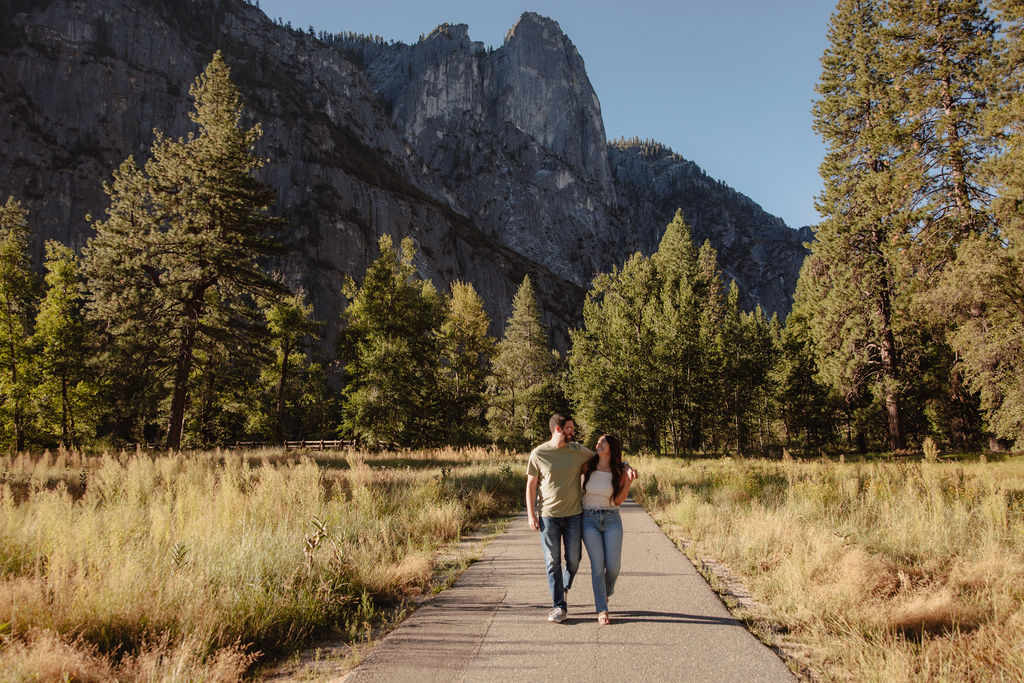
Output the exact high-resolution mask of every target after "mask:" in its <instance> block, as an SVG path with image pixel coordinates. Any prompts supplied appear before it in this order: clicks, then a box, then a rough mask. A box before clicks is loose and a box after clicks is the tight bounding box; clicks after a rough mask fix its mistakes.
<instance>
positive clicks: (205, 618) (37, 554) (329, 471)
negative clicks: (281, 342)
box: [0, 449, 524, 681]
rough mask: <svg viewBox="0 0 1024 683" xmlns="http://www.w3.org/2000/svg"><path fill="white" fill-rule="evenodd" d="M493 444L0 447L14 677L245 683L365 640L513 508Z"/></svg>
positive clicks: (1, 663)
mask: <svg viewBox="0 0 1024 683" xmlns="http://www.w3.org/2000/svg"><path fill="white" fill-rule="evenodd" d="M517 457H518V456H516V455H512V454H506V453H502V452H498V451H492V450H483V449H479V450H460V451H455V450H442V451H432V452H403V453H398V454H371V453H363V452H352V451H349V452H345V453H341V454H334V455H325V454H312V453H311V454H306V455H296V454H294V453H288V454H285V453H282V452H280V451H274V450H267V451H261V452H247V453H244V454H236V453H229V452H223V453H222V452H216V453H185V454H174V455H149V454H145V453H121V454H115V455H103V456H95V457H85V456H81V455H78V454H65V453H59V454H56V455H51V454H46V455H44V456H36V457H30V456H27V455H19V456H7V457H0V672H3V676H2V677H3V679H4V680H5V681H6V680H62V679H66V678H70V679H72V680H76V681H88V680H110V679H112V678H120V679H122V680H124V679H130V680H200V679H202V680H235V679H237V678H238V677H239V676H240V675H242V674H243V673H244V672H247V671H250V670H251V669H252V667H253V666H254V664H256V663H258V662H261V661H266V660H269V659H273V658H274V657H277V656H280V655H283V654H285V653H287V652H290V651H293V650H295V649H296V648H298V647H301V646H302V645H305V644H308V643H310V642H311V641H314V640H316V639H320V638H343V639H348V640H351V641H358V640H360V639H362V638H365V637H366V635H367V634H368V633H369V632H370V631H371V630H372V628H373V627H374V625H375V624H379V623H380V620H381V618H382V616H383V615H385V614H387V613H389V612H393V611H394V610H395V609H397V608H398V607H399V606H400V605H401V604H402V603H403V601H405V600H407V599H408V598H409V597H410V596H414V595H415V594H417V593H419V592H422V591H424V590H429V589H430V586H431V581H432V576H433V571H434V567H433V566H432V559H431V557H432V554H434V553H435V551H436V550H437V549H438V548H441V547H443V546H444V545H445V544H446V543H450V542H452V541H453V540H456V539H458V538H459V535H460V534H461V533H462V532H463V531H465V530H467V529H468V528H470V527H471V526H473V525H474V524H476V523H478V522H481V521H483V520H485V519H488V518H493V517H497V516H501V515H505V514H508V513H510V512H512V511H515V510H517V509H518V508H519V507H520V506H521V501H522V491H523V485H524V480H523V474H522V472H523V469H524V468H523V463H522V462H521V461H520V460H519V459H516V458H517Z"/></svg>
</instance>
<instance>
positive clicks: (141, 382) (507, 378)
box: [0, 0, 1024, 454]
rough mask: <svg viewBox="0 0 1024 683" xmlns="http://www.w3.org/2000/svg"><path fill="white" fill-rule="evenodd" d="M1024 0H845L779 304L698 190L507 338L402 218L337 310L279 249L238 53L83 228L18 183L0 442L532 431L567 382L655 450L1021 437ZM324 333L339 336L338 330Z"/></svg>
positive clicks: (3, 260)
mask: <svg viewBox="0 0 1024 683" xmlns="http://www.w3.org/2000/svg"><path fill="white" fill-rule="evenodd" d="M1022 34H1024V2H1021V1H1013V0H999V1H994V2H992V3H983V2H977V1H971V0H947V1H940V0H888V1H882V0H840V2H839V3H838V5H837V7H836V10H835V12H834V14H833V17H832V22H831V25H830V28H829V34H828V38H829V47H828V48H827V50H826V52H825V54H824V56H823V58H822V75H821V78H820V81H819V83H818V88H817V91H818V98H817V100H816V101H815V103H814V107H813V114H814V122H815V129H816V130H817V132H818V133H819V134H820V135H821V136H822V138H823V139H824V141H825V143H826V146H827V154H826V158H825V160H824V162H823V163H822V166H821V175H822V177H823V179H824V183H825V189H824V191H823V192H822V194H821V195H820V196H819V197H818V208H819V211H820V213H821V215H822V217H823V219H822V221H821V223H820V224H819V225H818V226H816V227H815V237H816V239H815V241H814V242H813V243H811V245H810V250H811V251H810V255H809V256H808V258H807V260H806V262H805V264H804V267H803V269H802V271H801V275H800V279H799V282H798V284H797V289H796V293H795V297H794V305H793V310H792V313H791V314H790V315H789V316H788V317H787V319H786V321H785V325H783V324H781V322H780V321H779V320H778V319H776V318H774V317H773V318H772V319H768V318H767V317H766V316H765V315H764V314H763V313H762V312H761V310H760V309H756V310H754V311H752V312H747V311H744V310H742V309H741V308H740V306H739V305H738V290H737V287H736V285H735V283H731V284H729V285H727V284H726V283H725V282H724V281H723V279H722V275H721V272H720V271H719V269H718V266H717V262H716V254H715V251H714V249H712V247H711V246H710V244H708V243H705V244H703V245H702V246H699V247H698V246H697V245H695V244H694V242H693V239H692V236H691V232H690V228H689V226H688V224H687V223H686V220H685V218H684V216H682V215H681V214H677V215H676V217H675V218H674V219H673V220H672V222H671V223H670V224H669V225H668V226H667V229H666V231H665V234H664V237H663V239H662V241H661V243H660V246H659V248H658V250H657V252H655V253H654V254H651V255H646V256H645V255H643V254H640V253H637V254H635V255H634V256H633V257H631V258H630V259H628V260H627V261H626V262H625V263H624V264H622V265H621V267H618V268H615V269H613V270H612V272H610V273H604V274H599V275H598V276H597V277H596V278H595V279H594V281H593V285H592V288H591V290H590V292H589V294H588V296H587V299H586V302H585V304H584V310H583V316H582V318H583V324H582V326H581V327H580V328H579V329H575V330H572V331H571V335H570V336H571V347H570V349H569V350H568V352H567V353H566V354H565V355H564V356H563V355H560V354H558V353H556V352H554V351H552V350H551V349H550V347H549V342H548V335H547V331H546V330H545V328H544V326H543V324H542V323H541V312H540V310H539V307H538V303H537V297H536V296H535V293H534V291H533V288H532V284H531V283H530V281H529V279H524V281H523V282H522V285H521V286H520V288H519V291H518V292H517V294H516V296H515V299H514V302H513V311H512V314H511V316H510V318H509V319H508V320H507V321H505V325H504V333H503V335H502V337H501V338H500V339H495V338H492V337H491V336H489V334H488V330H489V329H490V327H491V320H490V319H489V318H488V316H487V313H486V311H485V307H484V302H483V301H482V300H481V298H480V296H479V295H478V294H477V293H476V291H475V290H474V288H473V287H472V285H470V284H467V283H463V282H455V283H453V284H452V285H451V286H450V288H449V289H448V291H438V290H437V288H436V287H435V286H434V285H433V284H432V283H430V282H429V281H425V280H423V279H421V278H419V277H418V276H417V271H416V268H415V266H414V265H413V263H414V259H415V258H416V254H415V247H414V244H413V242H412V241H411V240H409V239H408V238H406V239H403V240H401V241H400V242H398V243H395V241H393V239H392V238H391V237H388V236H385V237H383V238H381V240H380V244H379V248H380V254H379V256H378V258H377V259H376V260H375V261H373V262H372V263H371V265H370V266H369V267H368V268H367V271H366V272H365V273H364V274H363V275H362V277H360V278H350V279H349V280H348V281H347V282H346V285H345V288H344V294H345V296H346V298H347V300H348V304H347V306H346V308H345V309H344V311H343V313H342V320H341V331H340V333H339V336H338V338H337V339H336V340H326V341H325V340H323V339H321V333H322V328H323V325H322V323H321V322H319V321H317V320H315V319H314V316H313V311H312V307H311V306H310V304H309V303H308V301H307V300H306V295H305V293H304V292H302V291H301V290H297V291H296V290H292V289H290V288H289V287H288V283H287V282H286V281H285V279H284V278H283V277H281V276H280V275H277V274H275V273H273V272H270V271H269V270H268V266H267V264H268V263H270V262H272V260H273V259H274V258H275V257H276V256H280V255H281V254H282V253H283V250H284V249H285V247H284V246H283V245H282V244H281V243H280V236H281V234H282V223H281V221H280V220H279V219H276V218H273V217H272V216H271V215H270V214H269V212H268V210H269V207H270V206H271V204H272V201H273V197H272V196H271V193H269V192H268V190H267V188H266V187H265V186H263V185H261V184H260V183H259V182H257V181H256V180H255V175H254V174H255V171H256V170H257V169H258V168H259V167H260V165H261V164H262V163H263V159H262V158H261V157H259V156H257V155H256V154H255V153H254V145H255V143H256V141H257V140H258V139H259V136H260V133H261V131H260V128H259V125H258V124H256V125H253V126H251V127H248V128H247V127H245V126H243V125H242V124H241V121H242V103H241V100H240V98H239V95H238V92H237V90H236V88H235V86H234V85H233V83H232V81H231V79H230V75H229V72H228V69H227V67H226V65H225V64H224V62H223V59H222V58H221V57H220V55H219V54H218V55H215V57H214V59H213V61H212V62H211V64H210V65H209V66H208V67H207V69H206V71H205V72H204V73H203V74H202V75H200V77H199V78H197V79H196V82H195V84H194V86H193V87H192V90H191V94H192V96H193V98H194V101H195V107H194V111H193V112H192V120H193V121H194V122H195V124H196V128H197V130H196V132H194V133H192V134H190V135H188V136H187V137H185V138H180V139H170V138H167V137H165V136H163V135H161V134H159V133H157V134H156V138H155V140H154V142H153V145H152V147H151V149H150V152H149V156H148V158H147V159H146V160H145V162H144V164H142V165H141V166H139V165H138V164H137V163H136V162H135V161H134V160H133V159H132V158H129V159H127V160H126V161H125V162H124V163H123V164H122V165H121V167H120V168H119V169H118V170H117V171H116V172H115V173H114V175H113V178H112V179H111V180H110V181H109V182H108V183H107V184H106V185H105V186H104V188H105V190H106V193H107V195H108V198H109V205H108V207H107V209H106V212H105V213H106V215H105V216H104V217H103V218H93V217H90V218H89V222H90V225H91V227H92V234H91V237H90V239H89V240H88V242H87V244H86V246H85V247H84V249H83V250H82V253H80V254H76V253H75V252H74V251H72V250H71V249H69V248H68V247H67V246H64V245H61V244H59V243H56V242H49V243H47V244H46V248H45V253H46V263H45V264H43V265H44V268H43V270H45V276H44V277H42V278H40V277H38V276H37V275H36V274H35V273H36V272H37V271H36V270H35V269H34V264H32V263H31V260H30V258H29V253H30V250H29V243H30V236H31V233H30V227H29V226H30V217H29V216H27V215H26V213H25V211H24V210H22V208H21V205H20V204H19V203H18V201H17V200H16V198H13V197H12V198H9V199H8V200H7V203H6V204H5V205H4V206H2V207H0V367H2V374H0V394H2V396H3V404H2V407H0V443H2V444H3V446H4V447H8V448H16V449H19V450H21V449H25V448H27V447H48V446H54V445H57V444H64V445H65V446H68V447H71V446H75V447H96V446H103V445H118V444H122V443H126V442H154V441H161V442H164V443H165V444H166V445H168V446H170V447H172V448H179V447H186V446H188V447H205V446H212V445H217V444H223V443H230V442H232V441H234V440H238V439H245V440H250V439H257V440H275V441H281V440H283V439H286V438H319V437H323V438H330V437H335V436H340V437H343V438H354V439H357V440H359V441H360V442H362V443H364V444H368V445H373V444H381V443H387V444H398V445H403V446H428V445H439V444H453V445H458V444H474V443H488V442H495V443H500V444H503V445H507V446H511V447H516V448H523V447H526V446H528V445H529V444H531V443H535V442H537V441H539V440H541V439H543V438H544V437H545V434H546V420H547V417H548V415H549V414H550V412H552V411H553V410H556V409H569V410H571V411H573V412H574V414H576V415H577V417H578V420H579V422H580V424H581V425H582V427H583V428H584V430H586V432H587V433H588V436H589V437H590V438H593V437H595V436H596V432H597V430H600V431H615V432H617V433H620V434H621V435H622V436H623V438H624V440H625V442H626V444H627V446H628V447H629V448H630V449H644V450H650V451H653V452H659V453H697V452H703V453H709V452H743V453H764V454H770V453H779V452H781V448H782V447H788V448H790V449H791V450H803V451H813V452H819V451H821V450H826V451H848V450H859V451H868V450H887V451H897V452H898V451H902V450H905V449H912V448H917V447H919V446H920V444H921V443H922V441H923V440H925V439H931V440H932V441H934V442H935V443H938V444H939V445H940V446H941V447H943V448H951V449H975V448H979V447H982V446H988V447H990V448H994V449H1004V448H1008V447H1012V446H1013V445H1014V444H1017V445H1019V444H1020V443H1021V441H1020V440H1021V439H1022V438H1024V371H1022V370H1024V253H1022V246H1021V245H1022V239H1024V158H1022V157H1024V78H1022V75H1024V43H1022ZM324 349H328V350H329V351H327V352H325V351H324Z"/></svg>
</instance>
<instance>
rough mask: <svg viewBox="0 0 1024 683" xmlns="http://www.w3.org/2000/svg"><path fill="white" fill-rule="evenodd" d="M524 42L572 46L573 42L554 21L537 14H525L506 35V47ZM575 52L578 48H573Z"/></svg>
mask: <svg viewBox="0 0 1024 683" xmlns="http://www.w3.org/2000/svg"><path fill="white" fill-rule="evenodd" d="M517 41H524V42H527V43H531V42H533V43H551V44H559V45H564V44H568V45H570V46H572V41H570V40H569V37H568V36H566V35H565V34H564V33H563V32H562V28H561V27H560V26H559V25H558V22H557V21H555V20H554V19H549V18H548V17H545V16H542V15H540V14H537V13H536V12H523V14H522V15H520V17H519V19H517V20H516V23H515V24H514V25H513V26H512V28H510V29H509V30H508V33H506V34H505V45H509V44H511V43H515V42H517ZM572 49H573V50H575V49H576V48H575V47H573V48H572Z"/></svg>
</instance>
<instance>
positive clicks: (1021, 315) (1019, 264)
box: [942, 0, 1024, 450]
mask: <svg viewBox="0 0 1024 683" xmlns="http://www.w3.org/2000/svg"><path fill="white" fill-rule="evenodd" d="M993 4H994V5H995V8H996V10H997V11H998V12H999V19H1000V21H1001V25H1002V33H1001V36H1000V38H999V40H998V43H997V46H996V54H997V57H998V59H997V60H996V62H995V63H996V68H995V69H994V70H993V73H992V83H993V87H992V88H991V91H990V96H991V97H992V98H993V100H994V102H993V104H994V105H996V106H992V107H990V108H989V109H988V111H987V119H986V131H987V133H988V135H989V136H990V137H991V139H992V140H994V141H995V143H996V147H995V149H994V150H993V153H992V154H991V155H990V157H989V158H988V159H987V160H986V163H985V164H984V166H983V184H984V185H985V186H986V187H990V188H992V189H993V190H994V192H995V195H996V196H995V199H994V200H993V202H992V204H991V215H992V218H993V219H994V223H993V225H992V227H991V229H990V230H988V231H986V232H982V233H981V234H977V235H970V236H968V237H966V238H965V239H964V240H963V241H962V242H961V243H960V245H959V247H958V249H957V253H956V261H955V262H954V263H953V264H952V267H951V268H950V269H949V271H950V277H949V278H948V280H947V283H946V284H947V285H948V286H947V287H945V288H944V290H943V291H942V294H943V296H944V298H945V303H946V304H947V305H948V307H949V310H950V311H951V317H952V318H953V319H954V320H955V321H956V322H957V325H956V327H955V329H954V330H953V332H952V334H951V336H950V342H951V345H952V347H953V348H954V349H955V350H956V352H957V354H958V356H959V359H960V364H959V368H961V369H962V371H963V374H964V380H965V383H966V385H967V386H968V387H969V388H970V389H971V390H973V391H975V392H977V393H978V395H979V397H980V402H981V408H982V411H983V414H984V416H985V421H986V424H987V428H988V430H990V432H991V434H992V437H993V438H992V439H991V440H990V447H991V448H992V449H993V450H999V449H1001V447H1002V445H1003V444H1001V443H1000V440H1002V441H1004V442H1005V441H1013V440H1015V441H1016V442H1017V444H1018V446H1019V444H1020V443H1022V441H1024V379H1022V378H1024V342H1022V339H1024V303H1022V302H1024V2H1021V1H1020V0H998V1H997V2H995V3H993Z"/></svg>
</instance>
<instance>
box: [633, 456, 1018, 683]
mask: <svg viewBox="0 0 1024 683" xmlns="http://www.w3.org/2000/svg"><path fill="white" fill-rule="evenodd" d="M636 460H637V462H639V463H640V464H639V465H638V468H639V470H640V472H641V476H640V479H639V480H638V485H637V486H634V492H635V496H636V498H637V499H638V501H639V502H641V504H643V505H644V506H645V507H646V508H647V509H648V510H649V511H651V513H652V514H653V515H654V517H655V518H656V519H657V521H658V522H659V523H660V524H662V526H663V528H665V529H666V531H667V532H668V533H669V534H670V535H672V536H674V537H676V538H677V539H686V540H687V541H689V543H688V544H687V552H688V553H690V554H691V556H694V557H695V558H696V557H698V556H711V557H714V558H716V559H718V560H721V561H723V562H725V563H726V564H727V565H728V566H729V567H730V568H731V569H732V570H733V571H734V572H735V573H736V574H738V575H739V576H740V578H741V579H742V580H743V581H744V583H745V584H746V586H747V587H748V588H749V589H750V591H751V593H752V594H753V595H754V597H755V598H757V599H758V600H759V601H761V603H763V606H762V607H761V608H758V609H755V610H754V611H753V612H751V613H748V614H747V615H746V616H747V617H748V618H749V620H750V621H751V622H752V623H753V624H754V625H755V629H756V630H759V631H760V632H761V634H762V636H763V637H765V638H766V639H768V640H774V641H775V642H778V643H780V644H782V645H783V646H784V647H786V648H787V649H788V650H789V651H790V652H791V654H792V657H793V662H794V665H795V666H796V668H797V669H803V670H805V671H809V672H811V673H812V675H814V676H815V677H820V678H822V679H825V680H851V681H893V680H897V681H904V680H1024V462H1021V461H1019V460H1018V461H1011V462H1004V463H991V464H941V463H936V464H933V463H929V462H923V463H913V462H908V463H900V464H896V463H889V464H885V463H873V464H864V463H859V464H839V463H828V462H814V463H800V462H782V463H779V462H767V461H744V460H719V461H680V460H673V459H658V458H642V459H636Z"/></svg>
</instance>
